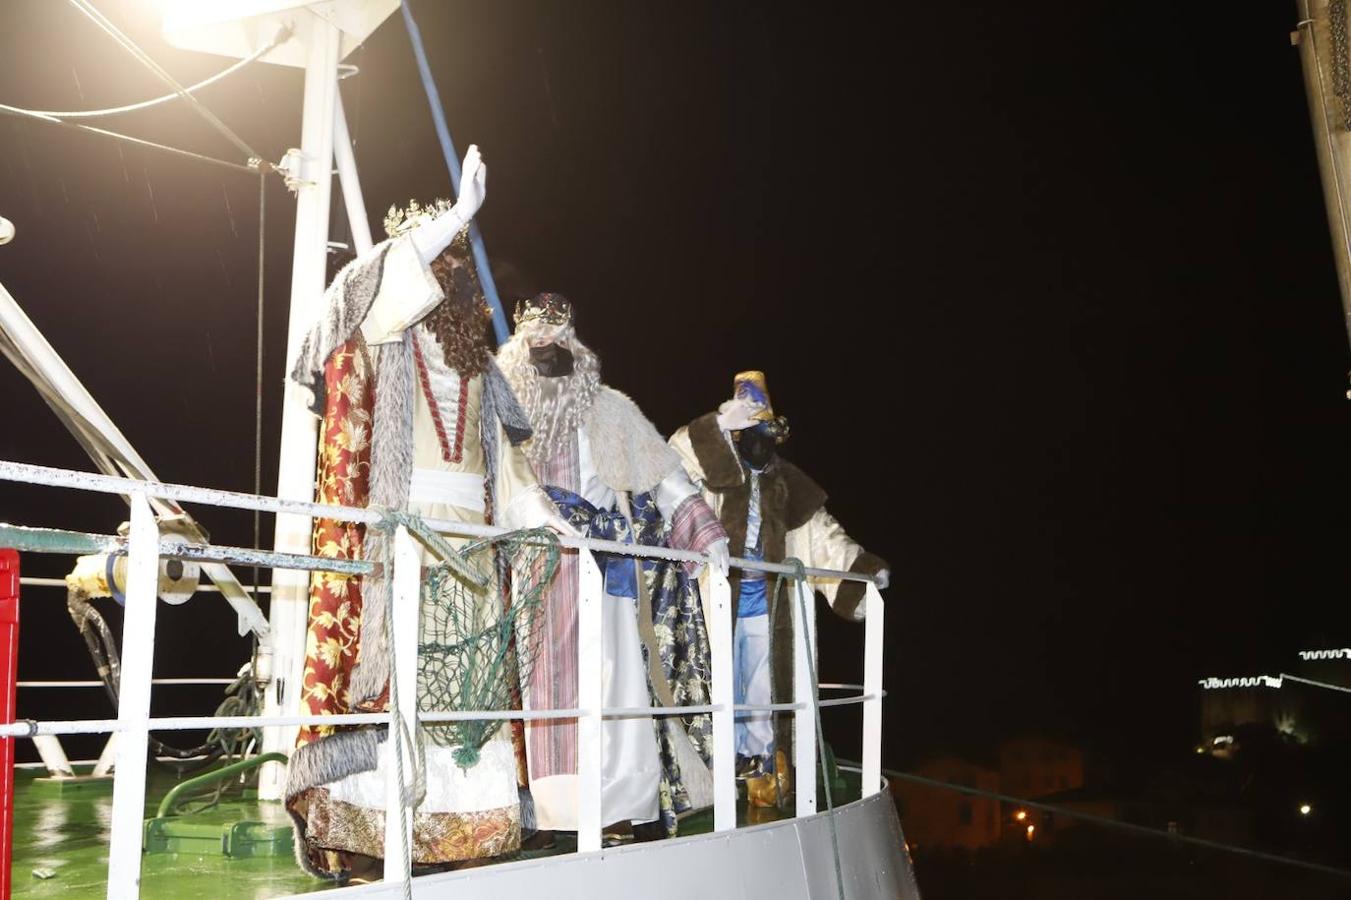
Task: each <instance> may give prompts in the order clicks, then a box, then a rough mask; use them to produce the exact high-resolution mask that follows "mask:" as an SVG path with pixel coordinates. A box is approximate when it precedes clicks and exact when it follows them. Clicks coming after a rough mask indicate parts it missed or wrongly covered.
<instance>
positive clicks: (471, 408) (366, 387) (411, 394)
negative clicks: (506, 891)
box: [285, 237, 552, 878]
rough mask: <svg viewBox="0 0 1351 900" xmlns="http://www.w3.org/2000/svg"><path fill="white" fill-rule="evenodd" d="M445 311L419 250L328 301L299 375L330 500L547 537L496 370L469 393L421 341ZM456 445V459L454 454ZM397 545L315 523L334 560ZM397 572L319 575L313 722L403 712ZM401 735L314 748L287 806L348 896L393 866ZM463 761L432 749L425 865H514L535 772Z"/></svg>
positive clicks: (311, 741) (539, 497)
mask: <svg viewBox="0 0 1351 900" xmlns="http://www.w3.org/2000/svg"><path fill="white" fill-rule="evenodd" d="M441 299H442V292H441V287H440V285H439V284H438V283H437V281H436V279H435V278H434V277H433V276H432V274H431V272H430V270H429V269H428V267H427V266H426V265H424V264H423V263H422V261H421V260H420V259H419V258H418V257H417V255H416V251H415V248H413V247H412V245H411V242H410V241H409V240H408V238H406V237H404V238H396V239H394V240H391V241H386V242H383V243H381V244H378V245H377V246H376V247H375V248H374V249H373V250H372V251H370V252H369V253H368V254H366V255H363V256H362V257H359V258H358V259H356V260H354V261H353V262H352V263H351V264H349V265H348V266H347V267H346V268H344V269H343V271H342V272H340V273H339V274H338V276H337V277H336V278H335V279H334V281H333V284H332V285H331V286H330V287H329V290H328V292H327V294H326V295H325V302H326V311H325V315H324V318H323V319H322V320H321V321H320V322H319V323H318V324H316V326H315V327H314V329H313V330H312V331H311V332H310V334H309V335H308V336H307V337H306V339H305V341H304V342H303V344H302V347H301V351H300V353H299V356H298V358H297V360H296V363H295V367H294V370H293V372H292V375H291V377H292V379H293V380H295V381H296V382H297V383H298V384H300V385H301V386H303V387H306V388H308V389H309V390H310V391H311V392H312V393H313V395H314V399H315V402H314V404H313V407H312V408H313V409H314V410H315V411H316V412H318V413H321V414H322V416H323V422H324V424H323V444H322V448H321V454H320V471H319V484H318V497H319V499H320V501H321V502H330V503H343V504H348V505H353V506H364V505H367V503H369V504H370V505H371V506H375V507H384V508H390V509H407V510H410V511H412V512H416V513H419V514H421V515H426V516H432V517H436V518H446V519H458V520H460V521H466V522H476V523H482V522H484V521H488V520H490V519H489V517H490V516H491V517H492V518H491V520H494V521H496V522H497V523H499V524H503V525H506V526H507V527H525V526H529V525H536V524H540V523H541V522H542V521H543V518H544V517H545V516H547V515H551V514H552V507H551V505H549V501H548V499H547V497H546V496H545V495H544V494H543V492H542V491H540V489H539V487H538V486H537V485H536V484H535V481H534V476H533V474H532V473H531V472H530V468H529V465H528V463H527V461H526V460H525V457H524V454H523V452H522V451H521V450H520V449H519V445H520V444H521V443H522V442H523V441H524V440H526V439H527V438H528V437H529V435H530V429H529V421H528V419H527V418H526V416H525V413H524V412H523V411H522V410H521V408H520V406H519V404H518V403H517V401H516V399H515V396H514V394H513V393H512V392H511V389H510V387H509V386H508V385H507V383H506V380H505V378H504V377H503V376H502V373H501V372H500V370H498V369H497V367H496V365H495V363H493V362H492V361H491V360H489V362H488V365H487V368H486V369H485V370H484V371H483V372H481V373H479V374H475V375H473V376H472V377H467V378H463V379H461V378H460V377H459V375H458V373H457V372H455V370H453V369H451V368H450V367H449V365H448V363H447V362H446V359H445V356H444V354H443V351H442V348H441V345H440V343H439V342H438V340H437V338H436V336H435V335H434V334H433V333H432V332H431V331H430V330H429V329H427V328H426V327H424V326H422V325H419V324H418V322H419V321H420V320H421V318H422V317H423V316H425V315H426V313H427V312H428V311H430V310H431V309H433V308H434V307H435V306H436V304H437V303H438V302H440V301H441ZM448 445H453V447H454V448H455V452H453V453H447V446H448ZM427 476H432V480H433V481H434V480H435V476H444V477H445V478H446V479H449V480H450V481H452V482H453V481H454V480H455V479H456V478H459V479H460V481H459V482H457V483H459V484H461V485H465V484H470V485H473V486H474V489H473V490H469V491H466V492H462V493H460V494H458V495H453V496H454V497H455V500H454V502H452V501H451V500H447V499H445V496H444V495H435V494H430V493H428V492H427V488H426V487H419V486H418V484H425V483H426V482H427V481H428V477H427ZM418 478H422V481H421V482H417V479H418ZM475 479H477V480H475ZM475 495H477V496H475ZM388 545H389V540H388V537H387V535H386V534H385V533H384V532H381V531H378V530H376V529H370V530H366V529H363V528H361V527H360V526H357V525H354V524H352V523H343V522H335V521H332V520H324V519H321V520H317V521H316V523H315V553H316V554H318V555H327V556H335V557H341V558H349V559H353V558H362V557H364V558H365V559H368V560H371V561H375V562H387V560H388V556H389V548H388ZM388 568H389V567H388V566H387V565H385V566H383V567H378V568H377V573H376V574H373V575H370V576H366V577H365V578H355V577H346V576H339V575H332V574H329V573H315V577H314V579H313V583H312V585H311V592H310V606H309V628H308V635H307V643H306V660H305V677H304V683H303V685H302V709H303V710H304V711H306V712H312V713H323V714H340V713H346V712H358V711H374V710H383V709H385V708H386V706H387V701H386V698H387V694H388V691H387V683H388V676H389V650H388V644H387V640H386V625H385V622H386V619H387V616H388V609H389V604H390V582H389V577H388V576H389V574H390V573H389V571H388ZM426 621H427V620H426V617H424V623H423V628H424V630H425V628H426V627H427V624H426ZM424 639H425V638H424ZM386 730H387V729H385V728H383V727H379V728H377V727H359V728H345V729H344V728H339V729H335V728H332V727H324V726H317V727H313V728H306V729H303V730H302V731H301V734H300V740H299V742H298V746H297V747H296V750H295V752H294V753H293V755H292V757H291V760H290V764H289V766H288V772H287V785H286V791H285V800H286V807H287V810H288V812H290V814H291V817H292V820H293V822H294V825H295V829H296V840H295V845H296V856H297V859H298V860H299V862H300V864H301V865H302V867H304V868H305V869H306V870H308V871H310V872H311V873H313V874H316V875H321V876H325V877H330V878H340V877H342V876H343V874H344V873H345V871H346V870H347V869H348V868H349V867H350V864H351V862H352V858H353V857H354V856H367V857H379V856H381V855H382V852H383V834H384V827H383V821H384V801H383V795H384V774H383V769H384V767H386V766H387V765H389V759H388V748H387V747H385V746H383V745H384V744H385V743H386V742H385V740H384V738H385V733H386ZM449 756H450V750H449V748H441V747H432V746H428V747H427V748H426V754H425V763H424V766H425V768H424V769H423V773H424V776H425V778H424V783H425V785H426V790H425V794H424V801H423V804H422V805H421V806H420V807H419V808H418V809H416V810H414V811H413V816H412V819H413V832H414V835H413V860H414V862H416V863H420V864H434V863H443V862H450V861H457V860H464V859H472V858H480V857H489V856H497V855H500V854H503V853H509V852H511V851H513V850H515V849H516V848H517V847H518V846H519V842H520V836H521V808H520V801H519V799H518V793H517V789H518V771H519V769H518V765H517V760H516V754H515V753H514V752H513V747H512V740H511V737H510V734H509V731H508V729H507V728H505V727H504V728H503V729H502V731H500V732H499V733H498V734H496V735H494V736H493V737H492V738H490V739H489V741H488V742H487V743H486V744H485V745H484V747H483V749H482V752H481V757H480V760H479V762H478V763H476V764H475V765H474V766H473V767H471V768H470V769H468V770H467V771H463V770H460V769H459V768H458V767H457V766H454V765H452V764H448V763H447V762H446V759H447V758H449ZM522 774H523V773H522ZM413 777H414V773H411V772H410V773H409V778H410V780H411V779H412V778H413Z"/></svg>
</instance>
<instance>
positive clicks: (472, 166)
mask: <svg viewBox="0 0 1351 900" xmlns="http://www.w3.org/2000/svg"><path fill="white" fill-rule="evenodd" d="M487 193H488V166H487V165H486V164H485V163H484V162H483V155H482V154H481V153H479V151H478V144H470V145H469V150H468V151H467V152H466V153H465V154H464V165H463V166H462V168H461V170H460V193H459V196H458V197H457V198H456V200H455V206H456V211H457V212H458V213H460V215H461V216H463V217H464V221H466V222H468V221H469V220H470V219H472V218H474V215H475V214H476V213H477V212H478V211H479V209H480V208H481V207H482V206H483V200H484V198H485V197H486V196H487Z"/></svg>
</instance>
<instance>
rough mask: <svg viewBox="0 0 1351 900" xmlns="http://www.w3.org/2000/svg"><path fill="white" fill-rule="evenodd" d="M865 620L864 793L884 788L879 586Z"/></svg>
mask: <svg viewBox="0 0 1351 900" xmlns="http://www.w3.org/2000/svg"><path fill="white" fill-rule="evenodd" d="M864 597H865V600H864V603H865V607H864V609H865V610H866V612H867V618H866V619H864V622H863V694H864V696H866V697H868V698H869V699H867V700H864V701H863V796H864V797H871V796H872V795H873V794H876V793H877V792H878V791H880V790H882V651H883V646H884V643H883V634H884V631H883V629H884V628H885V626H886V616H885V612H886V606H885V604H883V602H882V594H881V592H880V591H878V590H877V585H875V584H872V583H871V582H869V583H868V587H867V590H866V592H865V594H864Z"/></svg>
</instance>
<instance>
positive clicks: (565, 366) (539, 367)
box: [530, 344, 572, 378]
mask: <svg viewBox="0 0 1351 900" xmlns="http://www.w3.org/2000/svg"><path fill="white" fill-rule="evenodd" d="M530 362H531V364H532V365H534V367H535V371H536V372H538V373H539V374H540V375H541V376H542V377H544V378H563V377H564V376H567V375H571V374H572V351H571V350H569V349H568V348H567V347H561V346H559V345H558V344H545V345H544V346H543V347H531V348H530Z"/></svg>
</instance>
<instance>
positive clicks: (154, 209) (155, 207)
mask: <svg viewBox="0 0 1351 900" xmlns="http://www.w3.org/2000/svg"><path fill="white" fill-rule="evenodd" d="M141 174H142V175H144V176H145V190H146V193H147V194H149V195H150V212H151V213H152V214H153V215H154V216H155V224H156V225H158V224H159V204H157V203H156V202H155V187H154V185H152V184H151V183H150V172H148V171H147V170H146V169H144V168H143V169H141Z"/></svg>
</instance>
